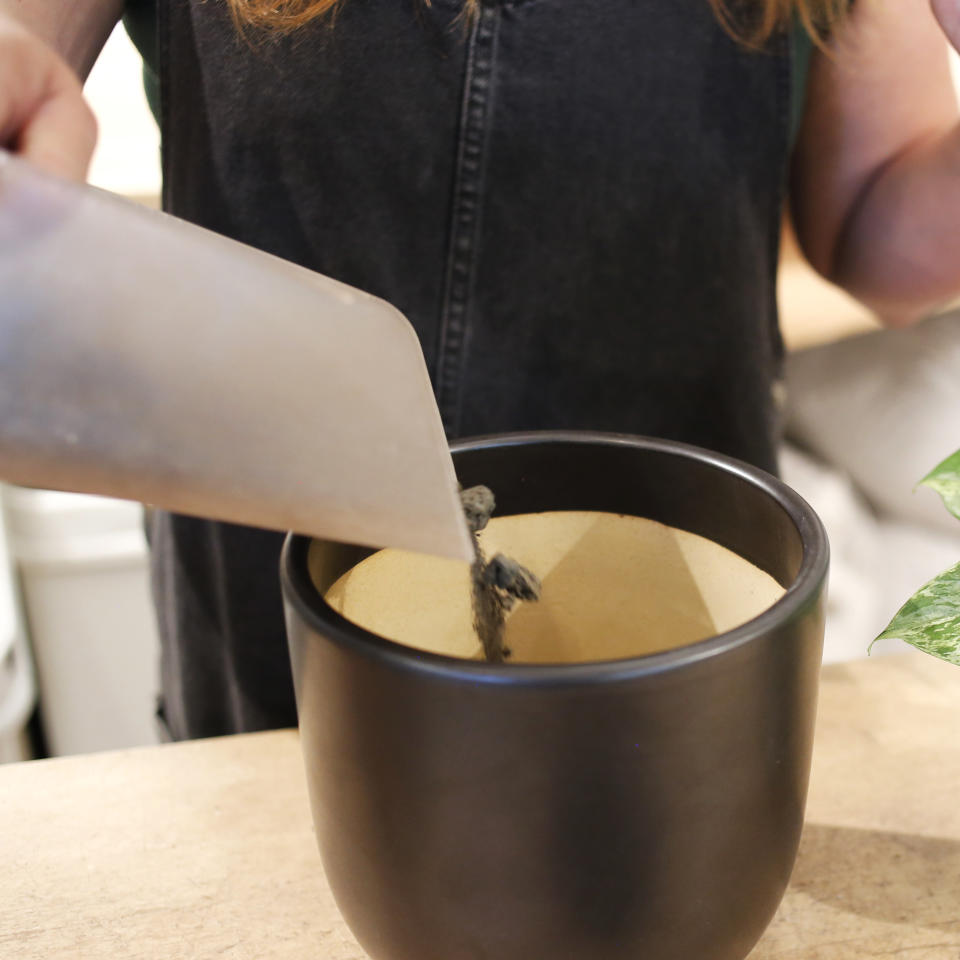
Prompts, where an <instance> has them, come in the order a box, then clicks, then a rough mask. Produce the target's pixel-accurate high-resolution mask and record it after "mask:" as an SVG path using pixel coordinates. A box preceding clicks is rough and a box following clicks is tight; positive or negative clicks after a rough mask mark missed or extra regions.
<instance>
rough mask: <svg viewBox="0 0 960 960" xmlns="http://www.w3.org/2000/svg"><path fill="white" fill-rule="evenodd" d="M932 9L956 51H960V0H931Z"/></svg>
mask: <svg viewBox="0 0 960 960" xmlns="http://www.w3.org/2000/svg"><path fill="white" fill-rule="evenodd" d="M930 9H931V10H933V15H934V16H935V17H936V18H937V23H939V24H940V29H941V30H942V31H943V32H944V33H945V34H946V35H947V39H948V40H949V41H950V43H951V44H952V45H953V48H954V50H960V0H930Z"/></svg>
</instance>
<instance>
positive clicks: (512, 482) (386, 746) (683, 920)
mask: <svg viewBox="0 0 960 960" xmlns="http://www.w3.org/2000/svg"><path fill="white" fill-rule="evenodd" d="M454 460H455V462H456V466H457V473H458V475H459V477H460V479H461V482H462V483H463V484H464V485H466V486H469V485H473V484H477V483H485V484H487V485H488V486H490V487H492V488H493V489H494V490H495V492H496V495H497V500H498V511H497V512H498V515H502V514H509V513H531V512H540V511H545V510H602V511H608V512H613V513H627V514H634V515H638V516H645V517H650V518H652V519H655V520H659V521H661V522H663V523H666V524H669V525H671V526H675V527H679V528H682V529H685V530H689V531H692V532H694V533H698V534H700V535H702V536H705V537H708V538H710V539H712V540H714V541H716V542H717V543H720V544H722V545H723V546H725V547H727V548H729V549H731V550H733V551H735V552H736V553H738V554H740V555H741V556H743V557H744V558H746V559H747V560H750V561H751V562H752V563H754V564H756V565H757V566H759V567H760V568H761V569H763V570H765V571H767V572H768V573H769V574H771V575H772V576H773V577H774V578H775V579H777V580H778V581H779V582H780V583H781V584H782V585H783V586H784V587H786V588H787V590H786V593H785V595H784V596H783V598H782V599H781V600H780V601H779V602H777V603H776V604H775V605H774V606H773V607H771V608H769V609H768V610H767V611H766V612H764V613H763V614H761V615H760V616H759V617H757V618H755V619H754V620H751V621H750V622H748V623H746V624H744V625H743V626H741V627H739V628H737V629H735V630H733V631H731V632H728V633H725V634H721V635H718V636H716V637H712V638H709V639H707V640H704V641H701V642H699V643H696V644H693V645H691V646H687V647H682V648H679V649H675V650H671V651H668V652H666V653H660V654H653V655H650V656H646V657H638V658H634V659H629V660H615V661H607V662H601V663H585V664H575V665H564V666H548V665H544V666H539V665H523V664H516V665H506V666H489V665H486V664H483V663H478V662H472V661H465V660H459V659H453V658H448V657H442V656H437V655H433V654H428V653H424V652H421V651H418V650H413V649H410V648H407V647H402V646H399V645H398V644H395V643H392V642H390V641H387V640H384V639H381V638H378V637H376V636H374V635H373V634H370V633H368V632H367V631H365V630H363V629H361V628H360V627H357V626H355V625H353V624H351V623H349V622H348V621H346V620H345V619H343V618H342V617H341V616H340V615H339V614H337V613H335V612H334V611H333V610H332V609H331V608H330V607H328V606H327V604H326V603H325V602H324V601H323V599H322V597H321V593H322V591H325V590H326V589H327V587H329V586H330V584H332V583H333V582H334V581H335V580H336V579H337V578H338V577H339V576H340V575H341V574H343V573H344V572H345V571H346V570H348V569H349V568H350V567H351V566H352V565H354V564H355V563H357V562H358V561H359V560H360V559H362V557H363V556H365V555H367V554H368V553H369V551H364V550H360V549H358V548H355V547H348V546H344V545H342V544H337V543H329V542H319V541H310V540H308V539H306V538H303V537H298V536H291V537H290V538H289V539H288V541H287V544H286V547H285V549H284V555H283V561H282V577H283V586H284V594H285V598H286V606H287V624H288V633H289V638H290V649H291V656H292V662H293V673H294V679H295V682H296V689H297V703H298V708H299V713H300V730H301V736H302V745H303V752H304V759H305V762H306V770H307V778H308V783H309V789H310V797H311V804H312V808H313V817H314V821H315V824H316V829H317V837H318V843H319V847H320V852H321V855H322V859H323V864H324V868H325V870H326V873H327V877H328V879H329V882H330V885H331V887H332V889H333V892H334V895H335V897H336V900H337V903H338V905H339V907H340V909H341V911H342V912H343V915H344V917H345V919H346V921H347V923H348V924H349V926H350V928H351V929H352V930H353V931H354V933H355V935H356V936H357V939H358V940H359V941H360V943H361V945H362V946H363V947H364V949H365V950H367V951H368V952H369V954H370V956H371V957H373V958H374V960H480V958H490V960H553V958H570V960H581V958H582V960H627V958H629V960H636V958H643V960H742V958H743V957H745V956H746V954H747V953H748V952H749V950H750V948H751V947H752V946H753V944H754V943H755V942H756V940H757V939H758V938H759V936H760V934H761V933H762V932H763V930H764V928H765V927H766V925H767V923H768V922H769V920H770V918H771V916H772V914H773V912H774V911H775V909H776V907H777V905H778V903H779V902H780V899H781V896H782V894H783V891H784V889H785V887H786V884H787V880H788V878H789V875H790V871H791V869H792V866H793V861H794V857H795V855H796V849H797V843H798V840H799V836H800V828H801V825H802V821H803V809H804V803H805V797H806V789H807V778H808V771H809V765H810V751H811V740H812V735H813V724H814V715H815V706H816V691H817V677H818V670H819V666H820V656H821V645H822V636H823V598H824V586H825V581H826V572H827V554H828V548H827V542H826V538H825V535H824V532H823V529H822V526H821V524H820V522H819V521H818V519H817V517H816V516H815V515H814V513H813V512H812V510H811V509H810V507H809V506H808V505H807V504H806V503H804V502H803V501H802V500H801V499H800V498H799V497H798V496H796V495H795V494H794V493H793V492H791V491H790V490H789V489H787V488H786V487H785V486H784V485H783V484H781V483H779V482H778V481H776V480H775V479H773V478H772V477H770V476H768V475H767V474H764V473H762V472H761V471H758V470H755V469H753V468H751V467H749V466H746V465H744V464H742V463H739V462H736V461H733V460H729V459H726V458H723V457H720V456H717V455H715V454H712V453H708V452H706V451H703V450H699V449H696V448H692V447H688V446H683V445H679V444H673V443H667V442H662V441H654V440H646V439H641V438H633V437H620V436H605V435H596V434H579V433H562V434H561V433H553V434H551V433H547V434H528V435H513V436H504V437H494V438H485V439H480V440H476V441H471V442H464V443H460V444H457V445H456V447H455V451H454ZM625 626H626V627H629V625H625Z"/></svg>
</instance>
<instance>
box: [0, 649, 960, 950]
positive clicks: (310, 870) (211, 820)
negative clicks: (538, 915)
mask: <svg viewBox="0 0 960 960" xmlns="http://www.w3.org/2000/svg"><path fill="white" fill-rule="evenodd" d="M958 791H960V669H958V668H956V667H952V666H950V665H948V664H944V663H940V662H939V661H935V660H931V659H928V658H926V657H923V656H922V655H920V654H909V655H905V656H902V657H900V656H897V657H887V658H881V659H874V660H870V661H866V662H858V663H856V664H851V665H839V666H831V667H828V668H826V669H825V670H824V673H823V684H822V689H821V699H820V718H819V724H818V733H817V741H816V749H815V757H814V770H813V780H812V783H811V792H810V802H809V806H808V818H807V821H808V822H807V827H806V829H805V832H804V837H803V842H802V845H801V850H800V856H799V859H798V861H797V867H796V871H795V873H794V877H793V881H792V884H791V887H790V890H789V892H788V893H787V896H786V898H785V900H784V902H783V905H782V907H781V909H780V912H779V914H778V915H777V917H776V919H775V920H774V922H773V924H772V925H771V926H770V928H769V930H768V931H767V933H766V935H765V937H764V938H763V940H762V941H761V943H760V944H759V945H758V946H757V948H756V949H755V951H754V952H753V953H752V954H751V957H750V960H854V958H856V960H864V958H868V957H869V958H871V960H960V799H958ZM0 871H2V873H0V876H2V881H0V957H3V958H6V957H10V958H11V960H12V958H17V960H40V958H43V960H53V958H70V960H87V958H99V957H104V958H111V960H126V958H137V960H140V958H144V960H193V958H198V960H199V958H204V960H206V958H212V957H218V958H227V960H308V958H309V960H363V958H364V954H363V953H362V951H361V950H360V949H359V947H357V945H356V944H355V942H354V941H353V939H352V938H351V936H350V934H349V932H348V931H347V929H346V928H345V926H344V925H343V922H342V921H341V920H340V918H339V915H338V914H337V910H336V908H335V906H334V904H333V902H332V899H331V896H330V893H329V891H328V889H327V886H326V883H325V881H324V878H323V874H322V871H321V868H320V862H319V857H318V855H317V852H316V849H315V847H314V837H313V832H312V828H311V823H310V813H309V809H308V806H307V798H306V788H305V784H304V778H303V773H302V767H301V760H300V755H299V745H298V742H297V735H296V733H294V732H292V731H280V732H275V733H265V734H255V735H249V736H240V737H228V738H223V739H218V740H206V741H197V742H193V743H184V744H176V745H168V746H162V747H148V748H144V749H140V750H131V751H124V752H121V753H109V754H98V755H92V756H85V757H71V758H67V759H60V760H46V761H35V762H32V763H21V764H14V765H11V766H7V767H0ZM425 960H426V958H425ZM531 960H542V958H531ZM690 960H709V958H690Z"/></svg>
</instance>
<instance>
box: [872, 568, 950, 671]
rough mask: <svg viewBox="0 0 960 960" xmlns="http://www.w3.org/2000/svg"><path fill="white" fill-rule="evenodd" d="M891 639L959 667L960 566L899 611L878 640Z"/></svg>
mask: <svg viewBox="0 0 960 960" xmlns="http://www.w3.org/2000/svg"><path fill="white" fill-rule="evenodd" d="M890 639H896V640H905V641H906V642H907V643H909V644H912V645H913V646H915V647H916V648H917V649H918V650H923V652H924V653H929V654H931V655H933V656H934V657H939V658H940V659H941V660H947V661H949V662H950V663H956V664H958V665H960V563H958V564H957V565H956V566H955V567H951V568H950V569H949V570H947V571H946V572H944V573H941V574H940V576H939V577H934V578H933V579H932V580H931V581H930V582H929V583H927V584H925V585H924V586H922V587H921V588H920V589H919V590H918V591H917V592H916V593H915V594H914V595H913V596H912V597H911V598H910V599H909V600H908V601H907V602H906V603H905V604H904V605H903V606H902V607H901V608H900V610H899V611H898V613H897V615H896V616H895V617H894V618H893V620H891V621H890V626H888V627H887V629H886V630H884V631H883V633H881V634H880V636H879V637H877V640H890ZM877 640H874V641H873V642H874V643H876V642H877ZM871 646H873V644H871Z"/></svg>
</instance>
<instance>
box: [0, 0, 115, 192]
mask: <svg viewBox="0 0 960 960" xmlns="http://www.w3.org/2000/svg"><path fill="white" fill-rule="evenodd" d="M96 139H97V122H96V120H95V118H94V116H93V113H92V112H91V110H90V107H89V106H87V102H86V101H85V100H84V99H83V89H82V87H81V85H80V81H79V79H78V78H77V76H76V74H75V73H74V72H73V70H71V68H70V67H69V66H68V65H67V63H66V62H65V61H64V60H63V59H62V58H61V57H60V56H59V55H58V54H57V53H56V52H55V51H54V50H53V49H51V48H50V47H49V46H47V44H46V43H44V42H43V41H42V40H41V39H40V38H39V37H37V36H35V35H34V34H33V33H31V32H30V31H29V30H28V29H27V28H26V27H23V26H21V25H20V24H19V23H16V22H15V21H14V20H12V19H11V18H10V17H7V16H4V15H3V14H0V146H2V147H4V148H6V149H7V150H10V151H12V152H13V153H16V154H18V155H20V156H22V157H23V158H24V159H26V160H29V161H31V162H32V163H34V164H35V165H36V166H38V167H40V168H42V169H44V170H46V171H48V172H50V173H55V174H59V175H60V176H63V177H68V178H70V179H72V180H83V179H84V178H85V177H86V174H87V167H88V166H89V164H90V157H91V156H92V155H93V148H94V145H95V144H96Z"/></svg>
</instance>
